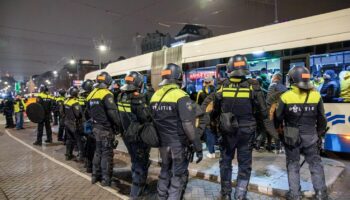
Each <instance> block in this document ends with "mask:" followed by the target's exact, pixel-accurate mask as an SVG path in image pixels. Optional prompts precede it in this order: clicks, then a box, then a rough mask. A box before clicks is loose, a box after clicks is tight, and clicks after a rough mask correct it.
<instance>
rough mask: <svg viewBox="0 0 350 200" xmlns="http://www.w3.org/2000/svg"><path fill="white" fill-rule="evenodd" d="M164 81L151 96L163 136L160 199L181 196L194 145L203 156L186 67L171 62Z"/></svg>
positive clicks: (161, 141) (198, 154)
mask: <svg viewBox="0 0 350 200" xmlns="http://www.w3.org/2000/svg"><path fill="white" fill-rule="evenodd" d="M161 76H162V82H161V83H160V84H159V85H160V86H161V89H159V90H158V91H157V92H156V93H155V94H154V95H153V96H152V99H151V103H150V104H151V105H150V106H151V109H152V112H153V118H154V123H155V125H156V128H157V131H158V134H159V137H160V149H159V150H160V156H161V158H162V169H161V172H160V175H159V180H158V198H159V199H181V198H182V195H183V193H184V189H185V188H186V184H187V178H188V164H189V157H191V156H189V157H187V156H186V155H191V153H192V152H191V151H190V149H189V145H192V147H193V149H194V151H195V152H197V157H198V159H199V160H197V162H199V161H200V160H201V159H202V158H203V153H202V145H201V142H200V140H199V136H198V135H197V134H195V126H194V121H195V107H194V106H193V103H192V101H191V99H190V97H189V96H188V94H187V93H185V92H184V91H183V90H181V89H180V88H179V85H178V84H181V81H180V80H181V78H182V69H181V68H180V67H179V66H178V65H175V64H168V65H167V66H165V67H164V68H163V70H162V72H161Z"/></svg>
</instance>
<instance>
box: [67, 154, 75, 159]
mask: <svg viewBox="0 0 350 200" xmlns="http://www.w3.org/2000/svg"><path fill="white" fill-rule="evenodd" d="M73 158H75V156H74V155H72V154H66V160H72V159H73Z"/></svg>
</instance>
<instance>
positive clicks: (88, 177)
mask: <svg viewBox="0 0 350 200" xmlns="http://www.w3.org/2000/svg"><path fill="white" fill-rule="evenodd" d="M5 132H6V134H7V135H8V136H10V137H11V138H12V139H14V140H16V141H17V142H19V143H21V144H23V145H24V146H26V147H28V148H29V149H31V150H32V151H35V152H36V153H38V154H40V155H42V156H43V157H45V158H47V159H49V160H51V161H52V162H54V163H56V164H58V165H61V166H62V167H64V168H66V169H68V170H70V171H71V172H73V173H75V174H77V175H79V176H81V177H83V178H85V179H86V180H88V181H91V177H90V176H88V175H86V174H84V173H81V172H80V171H78V170H76V169H74V168H73V167H71V166H69V165H67V164H65V163H63V162H61V161H59V160H57V159H55V158H53V157H51V156H49V155H47V154H45V153H44V152H42V151H40V150H38V149H36V148H34V147H33V146H31V145H29V144H27V143H25V142H23V141H22V140H21V139H19V138H17V137H16V136H14V135H12V134H11V133H10V132H9V131H8V130H5ZM95 185H98V186H99V187H101V188H102V189H104V190H106V191H108V192H110V193H112V194H113V195H115V196H117V197H119V198H121V199H123V200H124V199H125V200H127V199H129V197H127V196H125V195H122V194H119V193H118V192H117V191H116V190H114V189H112V188H110V187H102V186H101V184H100V183H96V184H95Z"/></svg>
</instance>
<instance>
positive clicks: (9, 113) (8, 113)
mask: <svg viewBox="0 0 350 200" xmlns="http://www.w3.org/2000/svg"><path fill="white" fill-rule="evenodd" d="M3 105H4V108H3V112H4V115H5V117H6V127H5V128H14V126H15V125H14V123H13V111H14V107H13V106H14V99H13V97H12V94H11V92H7V95H6V97H5V99H4V102H3Z"/></svg>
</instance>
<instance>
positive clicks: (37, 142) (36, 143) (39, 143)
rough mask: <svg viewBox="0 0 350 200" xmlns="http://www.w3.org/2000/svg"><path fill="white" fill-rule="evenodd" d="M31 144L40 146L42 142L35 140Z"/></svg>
mask: <svg viewBox="0 0 350 200" xmlns="http://www.w3.org/2000/svg"><path fill="white" fill-rule="evenodd" d="M33 145H36V146H41V145H42V143H41V142H39V141H35V142H34V143H33Z"/></svg>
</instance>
